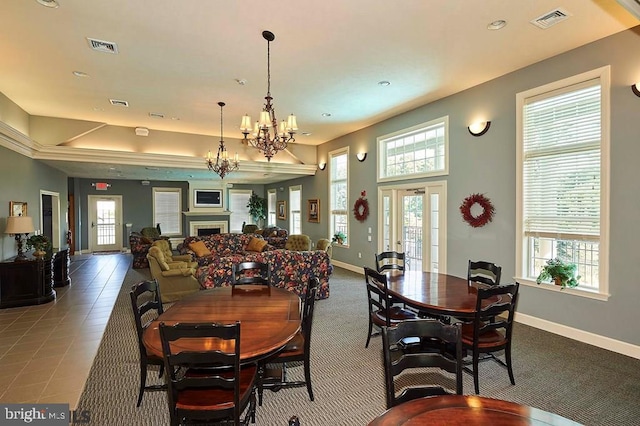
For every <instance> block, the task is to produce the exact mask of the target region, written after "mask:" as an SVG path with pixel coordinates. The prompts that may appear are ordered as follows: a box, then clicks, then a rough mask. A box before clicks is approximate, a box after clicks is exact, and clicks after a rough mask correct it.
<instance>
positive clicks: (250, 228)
mask: <svg viewBox="0 0 640 426" xmlns="http://www.w3.org/2000/svg"><path fill="white" fill-rule="evenodd" d="M257 230H258V225H255V224H252V223H249V224H246V225H245V224H243V225H242V233H243V234H255V233H256V231H257Z"/></svg>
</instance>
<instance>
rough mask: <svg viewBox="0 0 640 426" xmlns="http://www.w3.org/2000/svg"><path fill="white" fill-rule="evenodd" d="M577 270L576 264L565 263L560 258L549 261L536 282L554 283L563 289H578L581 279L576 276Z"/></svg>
mask: <svg viewBox="0 0 640 426" xmlns="http://www.w3.org/2000/svg"><path fill="white" fill-rule="evenodd" d="M577 269H578V267H577V266H576V264H575V263H568V262H564V261H563V260H562V259H560V258H558V257H556V258H555V259H549V260H547V263H546V264H545V265H544V266H543V267H542V270H541V271H540V275H538V278H537V279H536V282H537V283H538V284H540V283H542V282H543V281H553V282H555V284H556V285H559V286H561V287H562V288H565V287H576V286H577V285H578V280H579V279H580V278H581V277H580V275H577V276H576V271H577Z"/></svg>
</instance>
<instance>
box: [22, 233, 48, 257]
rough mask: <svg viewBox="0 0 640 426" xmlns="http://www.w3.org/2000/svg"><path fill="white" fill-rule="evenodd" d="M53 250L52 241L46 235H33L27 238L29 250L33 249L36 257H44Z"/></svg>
mask: <svg viewBox="0 0 640 426" xmlns="http://www.w3.org/2000/svg"><path fill="white" fill-rule="evenodd" d="M51 248H52V245H51V241H49V238H47V237H46V235H42V234H40V235H32V236H30V237H29V238H27V249H28V250H31V249H33V250H34V252H33V255H34V256H44V255H45V254H46V253H47V252H49V251H50V250H51Z"/></svg>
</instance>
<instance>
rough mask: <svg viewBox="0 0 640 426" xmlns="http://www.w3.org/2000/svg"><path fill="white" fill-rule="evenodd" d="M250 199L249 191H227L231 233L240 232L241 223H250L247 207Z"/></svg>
mask: <svg viewBox="0 0 640 426" xmlns="http://www.w3.org/2000/svg"><path fill="white" fill-rule="evenodd" d="M250 197H251V191H245V190H230V191H229V209H230V210H231V216H230V219H229V225H230V227H231V232H242V224H243V223H252V222H251V220H252V219H251V217H250V216H249V207H247V204H248V203H249V198H250Z"/></svg>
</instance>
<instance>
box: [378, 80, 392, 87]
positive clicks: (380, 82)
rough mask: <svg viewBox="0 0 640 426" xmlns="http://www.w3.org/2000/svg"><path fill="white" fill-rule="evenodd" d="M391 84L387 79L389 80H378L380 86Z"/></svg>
mask: <svg viewBox="0 0 640 426" xmlns="http://www.w3.org/2000/svg"><path fill="white" fill-rule="evenodd" d="M390 84H391V82H390V81H387V80H382V81H379V82H378V85H379V86H389V85H390Z"/></svg>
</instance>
